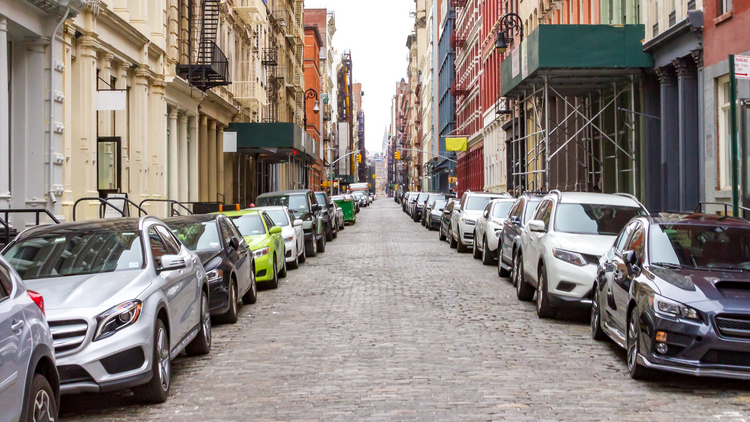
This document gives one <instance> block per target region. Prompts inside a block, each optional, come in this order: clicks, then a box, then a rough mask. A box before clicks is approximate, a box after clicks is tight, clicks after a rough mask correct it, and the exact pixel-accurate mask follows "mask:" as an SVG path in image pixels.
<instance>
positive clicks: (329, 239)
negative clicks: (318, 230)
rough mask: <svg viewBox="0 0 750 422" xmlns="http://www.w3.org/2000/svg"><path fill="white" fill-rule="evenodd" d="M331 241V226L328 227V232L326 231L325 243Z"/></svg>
mask: <svg viewBox="0 0 750 422" xmlns="http://www.w3.org/2000/svg"><path fill="white" fill-rule="evenodd" d="M332 240H333V227H331V225H330V224H329V225H328V230H326V242H330V241H332Z"/></svg>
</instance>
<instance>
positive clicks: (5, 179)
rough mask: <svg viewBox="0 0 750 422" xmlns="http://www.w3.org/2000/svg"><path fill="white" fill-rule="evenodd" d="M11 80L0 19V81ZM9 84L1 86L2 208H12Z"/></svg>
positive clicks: (4, 26)
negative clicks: (9, 171)
mask: <svg viewBox="0 0 750 422" xmlns="http://www.w3.org/2000/svg"><path fill="white" fill-rule="evenodd" d="M8 80H10V69H8V21H7V20H6V19H5V17H0V81H8ZM9 98H10V97H9V95H8V84H7V83H1V84H0V167H2V168H3V169H4V170H3V171H0V208H10V198H11V197H10V177H9V173H8V169H11V168H12V167H11V163H10V110H9V108H8V107H9Z"/></svg>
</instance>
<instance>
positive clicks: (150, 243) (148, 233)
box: [146, 224, 169, 269]
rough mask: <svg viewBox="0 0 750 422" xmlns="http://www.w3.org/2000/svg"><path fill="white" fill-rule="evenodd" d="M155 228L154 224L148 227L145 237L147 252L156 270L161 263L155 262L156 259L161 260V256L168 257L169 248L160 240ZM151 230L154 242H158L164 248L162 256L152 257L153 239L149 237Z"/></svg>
mask: <svg viewBox="0 0 750 422" xmlns="http://www.w3.org/2000/svg"><path fill="white" fill-rule="evenodd" d="M156 227H157V225H156V224H154V225H152V226H149V227H148V229H146V236H147V237H148V251H149V253H150V254H151V262H153V263H154V267H155V268H156V269H159V268H160V267H161V263H160V262H156V260H157V259H159V260H161V257H162V256H164V255H169V247H168V246H167V243H166V242H165V241H164V239H162V237H161V235H160V234H159V231H158V230H157V229H156ZM151 230H153V231H154V234H155V235H156V240H158V241H159V242H161V244H162V246H164V254H162V255H159V256H154V245H153V243H154V241H155V239H153V238H152V237H151Z"/></svg>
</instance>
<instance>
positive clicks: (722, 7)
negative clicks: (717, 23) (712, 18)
mask: <svg viewBox="0 0 750 422" xmlns="http://www.w3.org/2000/svg"><path fill="white" fill-rule="evenodd" d="M731 11H732V0H719V16H721V15H723V14H725V13H729V12H731Z"/></svg>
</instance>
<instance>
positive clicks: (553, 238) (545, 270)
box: [515, 191, 648, 318]
mask: <svg viewBox="0 0 750 422" xmlns="http://www.w3.org/2000/svg"><path fill="white" fill-rule="evenodd" d="M647 214H648V212H647V211H646V210H645V209H644V208H643V206H642V205H641V204H640V203H639V202H638V200H637V199H635V197H632V196H623V195H609V194H602V193H586V192H565V193H560V192H557V191H552V192H551V193H550V194H548V195H547V196H545V197H544V199H542V202H541V203H540V204H539V206H537V208H536V211H535V212H534V216H533V217H532V218H531V220H530V221H529V223H528V224H527V225H526V227H524V229H523V233H521V248H520V249H519V251H518V258H517V259H516V266H517V268H516V270H515V272H516V274H518V280H517V282H518V284H517V285H516V291H517V295H518V298H519V299H520V300H531V298H532V297H533V296H534V290H535V289H536V293H537V300H536V305H537V306H536V310H537V315H538V316H539V317H540V318H551V317H553V316H555V314H556V312H557V311H558V310H564V309H566V308H583V309H588V308H589V307H590V306H591V292H592V289H593V284H594V279H595V278H596V267H597V265H598V264H599V258H601V256H602V255H604V254H605V253H606V252H607V251H608V250H609V248H610V247H611V246H612V243H613V242H614V240H615V237H616V236H617V235H618V234H619V233H620V231H621V230H622V228H623V227H625V225H626V224H628V222H629V221H630V220H632V219H633V218H635V217H638V216H641V215H647Z"/></svg>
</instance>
